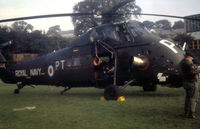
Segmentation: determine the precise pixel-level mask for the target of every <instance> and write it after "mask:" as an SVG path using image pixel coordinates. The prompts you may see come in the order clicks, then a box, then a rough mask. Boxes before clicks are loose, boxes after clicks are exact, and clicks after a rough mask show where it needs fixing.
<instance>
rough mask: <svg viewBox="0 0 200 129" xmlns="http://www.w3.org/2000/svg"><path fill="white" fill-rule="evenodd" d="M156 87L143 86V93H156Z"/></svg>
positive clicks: (153, 85) (150, 85) (151, 85)
mask: <svg viewBox="0 0 200 129" xmlns="http://www.w3.org/2000/svg"><path fill="white" fill-rule="evenodd" d="M156 90H157V86H156V85H155V84H145V85H143V91H145V92H151V91H156Z"/></svg>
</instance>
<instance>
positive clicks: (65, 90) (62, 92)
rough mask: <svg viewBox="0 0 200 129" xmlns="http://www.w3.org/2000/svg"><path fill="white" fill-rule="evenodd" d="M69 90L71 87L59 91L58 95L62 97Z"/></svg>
mask: <svg viewBox="0 0 200 129" xmlns="http://www.w3.org/2000/svg"><path fill="white" fill-rule="evenodd" d="M70 89H71V87H65V89H64V90H63V91H61V92H60V94H61V95H63V94H64V93H65V92H67V91H68V90H70Z"/></svg>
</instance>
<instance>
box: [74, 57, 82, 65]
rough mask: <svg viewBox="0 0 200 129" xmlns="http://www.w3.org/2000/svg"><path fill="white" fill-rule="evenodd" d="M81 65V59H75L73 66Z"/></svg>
mask: <svg viewBox="0 0 200 129" xmlns="http://www.w3.org/2000/svg"><path fill="white" fill-rule="evenodd" d="M80 65H81V61H80V58H79V57H75V58H73V66H80Z"/></svg>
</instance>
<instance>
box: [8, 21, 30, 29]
mask: <svg viewBox="0 0 200 129" xmlns="http://www.w3.org/2000/svg"><path fill="white" fill-rule="evenodd" d="M11 26H12V30H14V31H22V32H32V31H33V28H34V27H33V26H32V25H31V24H28V23H27V22H25V21H17V22H14V23H13V24H12V25H11Z"/></svg>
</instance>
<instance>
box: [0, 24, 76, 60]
mask: <svg viewBox="0 0 200 129" xmlns="http://www.w3.org/2000/svg"><path fill="white" fill-rule="evenodd" d="M60 31H61V29H60V26H59V25H56V26H52V27H50V28H49V30H48V31H47V33H45V32H44V31H41V30H34V27H33V26H32V25H31V24H28V23H27V22H25V21H18V22H15V23H13V24H12V25H11V27H8V26H0V44H1V43H5V42H8V41H11V40H12V41H13V43H12V45H9V46H6V47H4V48H2V53H3V54H4V55H5V56H7V57H8V55H9V54H11V53H38V54H40V55H43V54H46V53H49V52H52V51H54V50H58V49H61V48H64V47H66V45H67V44H69V43H70V42H71V40H72V38H64V37H61V35H60V34H59V32H60Z"/></svg>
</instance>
